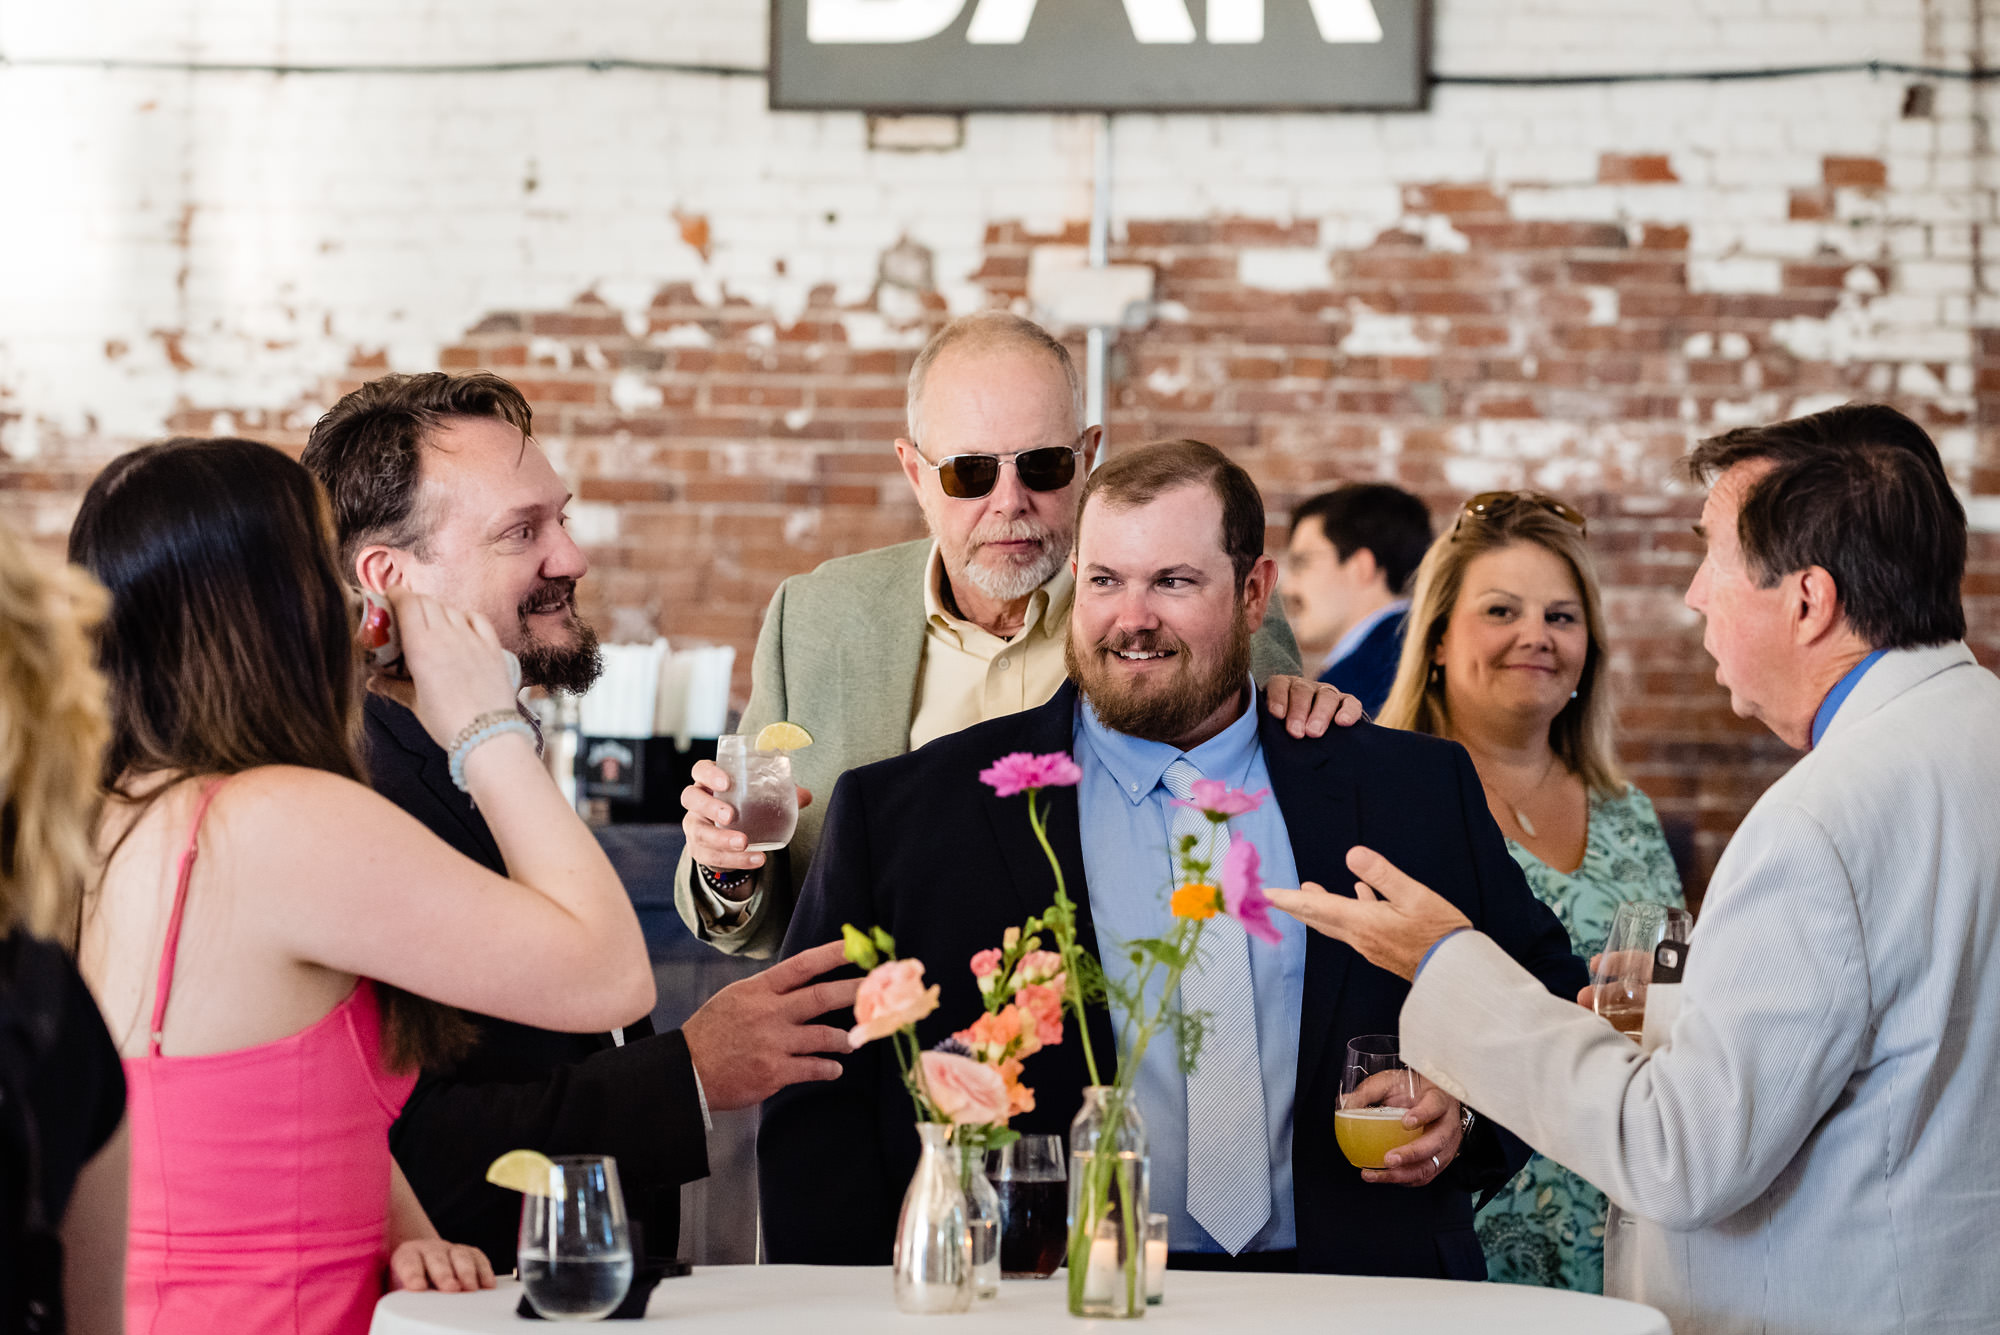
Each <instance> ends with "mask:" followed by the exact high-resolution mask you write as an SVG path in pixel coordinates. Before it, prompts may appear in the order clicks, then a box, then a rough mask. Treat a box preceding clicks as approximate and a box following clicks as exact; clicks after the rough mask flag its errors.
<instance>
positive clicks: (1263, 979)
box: [1076, 695, 1306, 1252]
mask: <svg viewBox="0 0 2000 1335" xmlns="http://www.w3.org/2000/svg"><path fill="white" fill-rule="evenodd" d="M1182 755H1185V756H1186V757H1187V758H1188V760H1189V762H1190V763H1192V764H1193V765H1194V767H1195V768H1196V769H1198V770H1200V771H1201V773H1202V777H1203V778H1207V779H1220V780H1222V781H1223V782H1224V783H1227V784H1228V785H1229V786H1230V787H1232V788H1243V789H1247V790H1249V791H1251V792H1255V791H1257V790H1258V789H1260V788H1264V789H1268V788H1269V787H1270V786H1271V777H1270V774H1269V772H1268V771H1267V770H1266V769H1265V766H1264V748H1263V746H1262V744H1261V743H1260V742H1259V741H1258V738H1257V709H1256V700H1255V696H1254V695H1253V696H1252V697H1251V700H1250V704H1249V706H1248V707H1247V708H1246V709H1245V710H1244V711H1243V714H1242V716H1241V717H1239V718H1238V719H1237V720H1236V721H1235V722H1234V723H1232V724H1230V725H1229V726H1228V727H1227V728H1225V729H1223V730H1222V731H1221V732H1220V733H1217V734H1216V735H1215V736H1214V737H1211V738H1209V739H1208V740H1207V741H1206V742H1203V743H1202V744H1201V745H1200V746H1197V747H1196V748H1195V749H1194V750H1192V751H1187V752H1182V751H1178V750H1175V749H1174V748H1173V747H1171V746H1168V745H1166V744H1165V743H1163V742H1148V741H1141V740H1140V739H1139V738H1136V737H1128V736H1126V735H1124V734H1123V733H1116V732H1113V731H1111V730H1110V729H1109V728H1106V727H1105V726H1104V725H1103V724H1102V723H1100V722H1098V719H1097V716H1096V715H1095V714H1094V713H1092V712H1091V709H1090V706H1089V705H1088V704H1087V703H1085V702H1084V701H1083V700H1082V699H1081V698H1079V699H1078V701H1077V706H1076V763H1077V764H1078V765H1079V766H1080V767H1081V768H1082V770H1083V782H1082V783H1081V784H1080V785H1079V786H1078V789H1077V804H1078V816H1079V818H1080V820H1081V824H1082V833H1083V871H1084V876H1085V878H1086V880H1087V881H1088V883H1089V888H1090V915H1091V917H1092V919H1093V920H1094V921H1095V923H1096V926H1097V943H1098V953H1099V955H1100V956H1101V957H1102V958H1103V960H1104V967H1105V970H1106V972H1107V973H1109V974H1110V975H1111V976H1112V977H1114V978H1120V977H1122V978H1126V979H1128V980H1129V979H1130V978H1131V977H1132V975H1133V972H1134V971H1133V969H1132V966H1131V963H1130V962H1129V961H1128V960H1126V959H1125V958H1124V957H1123V953H1122V952H1121V951H1119V950H1118V949H1117V948H1116V944H1115V943H1117V942H1121V941H1130V940H1134V939H1136V938H1139V937H1147V936H1165V935H1166V934H1167V932H1168V931H1169V930H1170V929H1171V928H1172V926H1173V918H1172V915H1171V914H1170V912H1169V911H1168V908H1167V899H1168V896H1169V895H1170V894H1171V893H1172V891H1173V888H1174V886H1173V864H1172V861H1171V860H1170V858H1169V856H1168V852H1167V829H1168V825H1169V822H1170V821H1171V820H1172V816H1173V809H1172V808H1171V807H1170V806H1169V805H1168V803H1170V802H1171V801H1172V800H1173V797H1172V795H1171V794H1170V793H1168V792H1167V790H1166V788H1165V787H1164V786H1163V785H1162V784H1161V783H1160V776H1161V775H1163V774H1165V773H1166V770H1167V766H1168V765H1171V764H1172V763H1173V762H1174V761H1175V760H1176V759H1178V758H1179V757H1181V756H1182ZM1230 837H1231V838H1232V839H1248V840H1250V841H1251V842H1252V843H1254V844H1255V845H1256V846H1257V852H1258V855H1259V857H1260V858H1261V859H1262V862H1263V873H1262V880H1263V882H1264V884H1266V885H1281V886H1295V885H1297V884H1298V883H1299V875H1298V869H1297V866H1296V865H1295V863H1294V862H1293V860H1292V841H1291V838H1290V836H1289V834H1288V833H1287V832H1286V829H1285V818H1284V815H1283V814H1282V813H1281V812H1280V811H1279V810H1278V804H1277V802H1276V801H1275V800H1272V799H1271V798H1269V797H1268V796H1267V797H1266V798H1265V800H1264V803H1263V805H1262V806H1260V807H1259V808H1258V809H1257V810H1256V811H1253V812H1251V813H1250V814H1249V815H1247V816H1238V817H1237V818H1236V819H1235V820H1233V821H1231V822H1230ZM1271 920H1272V922H1273V923H1274V924H1275V925H1276V926H1277V928H1278V930H1279V932H1280V933H1281V934H1282V938H1283V939H1282V940H1281V941H1280V942H1279V944H1277V945H1275V946H1273V945H1268V944H1266V943H1265V942H1263V941H1259V940H1258V939H1257V938H1256V937H1251V938H1250V972H1251V988H1252V990H1253V993H1254V997H1255V1002H1256V1008H1257V1061H1258V1065H1259V1067H1260V1068H1261V1069H1262V1071H1263V1073H1264V1120H1265V1134H1266V1136H1267V1137H1268V1143H1269V1153H1270V1156H1271V1217H1270V1219H1269V1220H1267V1221H1266V1222H1265V1225H1264V1227H1263V1229H1262V1231H1260V1232H1259V1233H1258V1234H1257V1236H1256V1237H1254V1238H1252V1239H1251V1240H1250V1244H1249V1246H1248V1247H1247V1248H1246V1250H1248V1251H1282V1250H1284V1249H1286V1248H1290V1247H1294V1246H1297V1245H1298V1230H1297V1226H1296V1222H1295V1218H1296V1217H1295V1215H1294V1213H1293V1210H1292V1102H1293V1096H1294V1094H1295V1093H1296V1091H1297V1087H1298V1070H1299V1008H1300V1003H1301V1001H1302V999H1303V997H1304V995H1305V963H1306V929H1305V926H1304V924H1302V923H1300V922H1298V921H1297V920H1295V919H1293V918H1290V917H1287V916H1286V915H1285V914H1282V913H1275V912H1274V913H1273V914H1272V915H1271ZM1207 930H1208V931H1211V932H1217V931H1220V932H1240V931H1242V930H1243V928H1242V927H1241V926H1240V925H1238V924H1237V923H1235V922H1232V921H1228V920H1226V919H1223V918H1215V919H1212V920H1211V921H1210V923H1209V926H1208V929H1207ZM1158 986H1159V981H1158V980H1157V979H1156V980H1155V982H1154V987H1155V988H1157V987H1158ZM1157 1000H1158V993H1157V991H1156V992H1155V993H1154V994H1153V997H1152V998H1151V1001H1153V1002H1157ZM1120 1019H1121V1017H1119V1016H1117V1015H1115V1014H1114V1016H1113V1021H1114V1027H1117V1024H1118V1022H1119V1021H1120ZM1135 1088H1136V1089H1137V1091H1138V1099H1139V1114H1140V1116H1142V1117H1144V1118H1145V1119H1146V1141H1147V1144H1148V1146H1149V1148H1150V1152H1151V1155H1152V1174H1153V1175H1152V1203H1153V1207H1152V1208H1153V1209H1154V1210H1156V1211H1158V1212H1160V1213H1161V1214H1164V1215H1166V1216H1167V1218H1168V1220H1169V1221H1171V1222H1170V1223H1169V1229H1170V1237H1171V1241H1170V1244H1169V1245H1170V1246H1171V1247H1172V1249H1173V1250H1175V1251H1185V1252H1218V1251H1221V1250H1222V1249H1221V1247H1220V1246H1218V1245H1217V1244H1216V1242H1215V1240H1214V1239H1212V1238H1210V1237H1209V1236H1208V1233H1207V1231H1206V1230H1204V1229H1203V1228H1202V1227H1201V1225H1199V1224H1197V1223H1195V1222H1194V1220H1193V1219H1191V1218H1189V1217H1188V1212H1187V1078H1186V1077H1185V1076H1183V1075H1182V1074H1181V1071H1180V1064H1179V1062H1178V1061H1177V1060H1176V1055H1175V1051H1174V1040H1173V1035H1172V1034H1171V1033H1162V1034H1159V1035H1156V1036H1155V1037H1154V1039H1153V1042H1152V1045H1151V1046H1150V1047H1148V1048H1147V1049H1146V1057H1145V1060H1144V1061H1143V1062H1142V1063H1141V1064H1140V1067H1139V1074H1138V1079H1137V1081H1136V1084H1135Z"/></svg>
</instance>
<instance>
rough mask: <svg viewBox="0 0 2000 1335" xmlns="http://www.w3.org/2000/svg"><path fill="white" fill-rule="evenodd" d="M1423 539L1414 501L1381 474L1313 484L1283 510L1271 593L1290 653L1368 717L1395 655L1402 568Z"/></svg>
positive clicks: (1382, 696)
mask: <svg viewBox="0 0 2000 1335" xmlns="http://www.w3.org/2000/svg"><path fill="white" fill-rule="evenodd" d="M1430 545H1431V516H1430V512H1429V511H1428V510H1426V509H1425V508H1424V503H1423V502H1422V501H1420V500H1418V499H1417V498H1416V497H1415V496H1412V495H1411V494H1410V493H1409V492H1407V491H1404V490H1403V489H1402V488H1401V487H1392V486H1390V485H1389V484H1388V483H1386V482H1364V483H1357V484H1355V485H1353V486H1348V487H1339V488H1336V489H1335V490H1333V491H1329V492H1323V493H1321V494H1320V495H1318V496H1315V497H1313V498H1312V499H1311V500H1309V501H1307V502H1305V503H1304V504H1303V505H1300V506H1299V507H1298V508H1297V509H1295V510H1293V511H1292V536H1291V542H1290V544H1289V545H1288V547H1287V548H1286V551H1285V580H1284V588H1283V589H1282V590H1281V591H1280V596H1281V597H1282V598H1283V600H1284V604H1285V615H1286V616H1287V617H1289V618H1290V619H1291V623H1292V632H1293V634H1294V635H1296V636H1297V637H1298V641H1299V658H1300V660H1301V661H1303V662H1305V663H1308V664H1310V663H1313V662H1318V663H1320V664H1322V667H1321V669H1320V675H1319V679H1320V680H1321V681H1324V682H1329V683H1331V684H1332V685H1333V686H1335V687H1337V688H1338V689H1340V690H1342V691H1345V692H1346V693H1347V694H1349V695H1352V696H1355V697H1357V698H1358V699H1359V700H1360V701H1361V707H1362V708H1363V709H1365V710H1367V711H1368V712H1369V714H1370V715H1371V716H1372V715H1374V714H1378V713H1380V712H1381V709H1382V702H1383V701H1384V700H1387V699H1388V698H1389V687H1390V686H1391V685H1393V684H1394V682H1395V680H1396V661H1397V659H1399V658H1400V657H1401V656H1402V653H1403V624H1404V621H1405V619H1406V618H1407V616H1408V613H1409V610H1410V600H1409V599H1408V598H1407V597H1405V596H1404V595H1405V594H1406V593H1407V592H1408V591H1409V587H1410V579H1411V576H1412V575H1414V574H1415V572H1416V569H1417V566H1418V564H1419V563H1420V562H1422V560H1423V559H1424V552H1425V550H1426V549H1428V548H1429V547H1430Z"/></svg>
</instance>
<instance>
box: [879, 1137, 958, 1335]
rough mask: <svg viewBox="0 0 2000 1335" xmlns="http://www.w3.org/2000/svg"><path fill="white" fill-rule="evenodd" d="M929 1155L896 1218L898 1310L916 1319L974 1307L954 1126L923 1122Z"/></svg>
mask: <svg viewBox="0 0 2000 1335" xmlns="http://www.w3.org/2000/svg"><path fill="white" fill-rule="evenodd" d="M917 1135H918V1137H919V1138H920V1139H921V1140H922V1141H923V1154H922V1155H921V1156H920V1157H919V1158H918V1160H917V1171H916V1173H915V1174H914V1175H913V1176H912V1177H911V1178H910V1189H909V1190H908V1191H906V1192H904V1193H903V1213H902V1215H901V1216H900V1217H899V1218H898V1219H897V1220H896V1265H895V1271H896V1307H897V1309H898V1310H899V1311H904V1312H909V1313H911V1314H912V1315H918V1316H921V1315H924V1314H926V1313H931V1312H963V1311H966V1310H967V1309H969V1308H970V1307H971V1306H972V1297H973V1293H974V1276H973V1270H972V1235H971V1231H970V1222H971V1221H970V1218H969V1216H968V1211H967V1209H966V1203H965V1190H964V1188H963V1187H961V1186H960V1185H959V1172H960V1165H959V1152H958V1149H957V1148H956V1147H955V1146H954V1145H952V1143H951V1127H950V1126H948V1125H946V1124H945V1123H942V1122H919V1123H917Z"/></svg>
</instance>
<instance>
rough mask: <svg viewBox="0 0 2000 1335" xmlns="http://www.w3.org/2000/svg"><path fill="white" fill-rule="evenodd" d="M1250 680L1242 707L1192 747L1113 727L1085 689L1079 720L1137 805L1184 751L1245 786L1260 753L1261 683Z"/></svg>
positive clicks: (1207, 773) (1211, 773)
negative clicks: (1226, 723) (1183, 747)
mask: <svg viewBox="0 0 2000 1335" xmlns="http://www.w3.org/2000/svg"><path fill="white" fill-rule="evenodd" d="M1246 685H1248V687H1249V690H1248V693H1247V700H1246V702H1245V704H1244V706H1243V712H1242V713H1241V714H1239V715H1237V716H1236V718H1235V720H1234V721H1233V722H1231V723H1230V725H1229V726H1228V727H1226V728H1224V729H1223V730H1222V731H1221V732H1218V733H1217V734H1215V736H1213V737H1211V738H1209V739H1208V740H1207V741H1205V742H1203V743H1202V744H1201V745H1200V746H1197V747H1195V748H1194V749H1193V750H1192V751H1182V750H1180V749H1179V748H1178V747H1175V746H1172V745H1170V744H1168V743H1166V742H1149V741H1147V740H1146V739H1144V738H1142V737H1133V736H1131V735H1129V734H1127V733H1122V732H1114V731H1113V730H1112V729H1110V728H1108V727H1106V726H1105V725H1104V723H1103V721H1102V720H1100V719H1099V718H1098V717H1097V711H1096V710H1094V709H1092V708H1091V707H1090V701H1088V700H1086V699H1085V698H1084V697H1083V694H1082V693H1081V692H1078V694H1077V698H1076V712H1077V721H1078V723H1079V725H1080V726H1081V727H1082V729H1083V735H1084V737H1085V738H1086V739H1087V740H1088V741H1089V742H1090V748H1091V750H1092V751H1094V752H1095V753H1096V754H1097V758H1098V760H1099V761H1100V762H1102V764H1103V765H1104V768H1105V769H1107V770H1109V771H1110V772H1111V777H1112V778H1114V779H1116V780H1117V781H1118V791H1119V792H1120V793H1122V794H1124V797H1125V800H1126V801H1127V802H1129V803H1131V804H1132V805H1133V806H1137V805H1139V803H1141V802H1143V801H1145V800H1146V798H1147V796H1148V795H1149V794H1151V793H1152V791H1153V789H1155V788H1157V787H1158V786H1159V784H1160V776H1161V775H1163V774H1165V773H1166V772H1167V766H1169V765H1171V764H1173V763H1174V761H1176V760H1178V759H1179V758H1180V757H1181V756H1183V755H1185V756H1186V757H1187V758H1188V760H1189V762H1190V763H1191V764H1193V765H1194V767H1195V768H1196V769H1198V770H1200V771H1201V773H1202V777H1203V778H1207V779H1220V780H1222V781H1223V782H1224V783H1226V784H1228V785H1229V786H1230V787H1232V788H1241V787H1242V786H1243V784H1244V782H1245V781H1246V779H1247V778H1248V777H1249V773H1250V763H1251V761H1252V760H1254V759H1255V758H1256V755H1257V687H1256V684H1255V683H1254V682H1248V681H1246Z"/></svg>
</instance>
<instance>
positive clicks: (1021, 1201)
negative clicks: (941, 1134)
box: [986, 1134, 1069, 1279]
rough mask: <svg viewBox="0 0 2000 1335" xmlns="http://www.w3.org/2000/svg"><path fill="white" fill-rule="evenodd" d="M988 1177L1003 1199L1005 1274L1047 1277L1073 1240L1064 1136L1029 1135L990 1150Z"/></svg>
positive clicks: (1002, 1257) (1009, 1276)
mask: <svg viewBox="0 0 2000 1335" xmlns="http://www.w3.org/2000/svg"><path fill="white" fill-rule="evenodd" d="M986 1176H987V1179H988V1180H989V1181H991V1182H992V1183H993V1190H994V1191H995V1192H996V1193H997V1194H998V1195H999V1197H1000V1274H1001V1277H1002V1278H1005V1279H1047V1278H1048V1277H1049V1276H1051V1275H1053V1274H1055V1272H1056V1268H1057V1267H1058V1266H1060V1265H1062V1263H1063V1250H1064V1247H1065V1245H1066V1244H1067V1242H1068V1241H1069V1223H1068V1213H1069V1189H1068V1187H1067V1186H1065V1185H1064V1184H1065V1183H1067V1182H1068V1181H1069V1170H1068V1164H1067V1156H1066V1154H1065V1152H1064V1149H1063V1139H1062V1137H1061V1136H1054V1135H1046V1134H1042V1135H1023V1136H1022V1137H1021V1138H1020V1139H1019V1140H1016V1141H1014V1142H1013V1143H1011V1144H1007V1145H1002V1146H1000V1147H999V1148H998V1149H995V1150H992V1151H990V1152H988V1154H987V1156H986Z"/></svg>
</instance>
